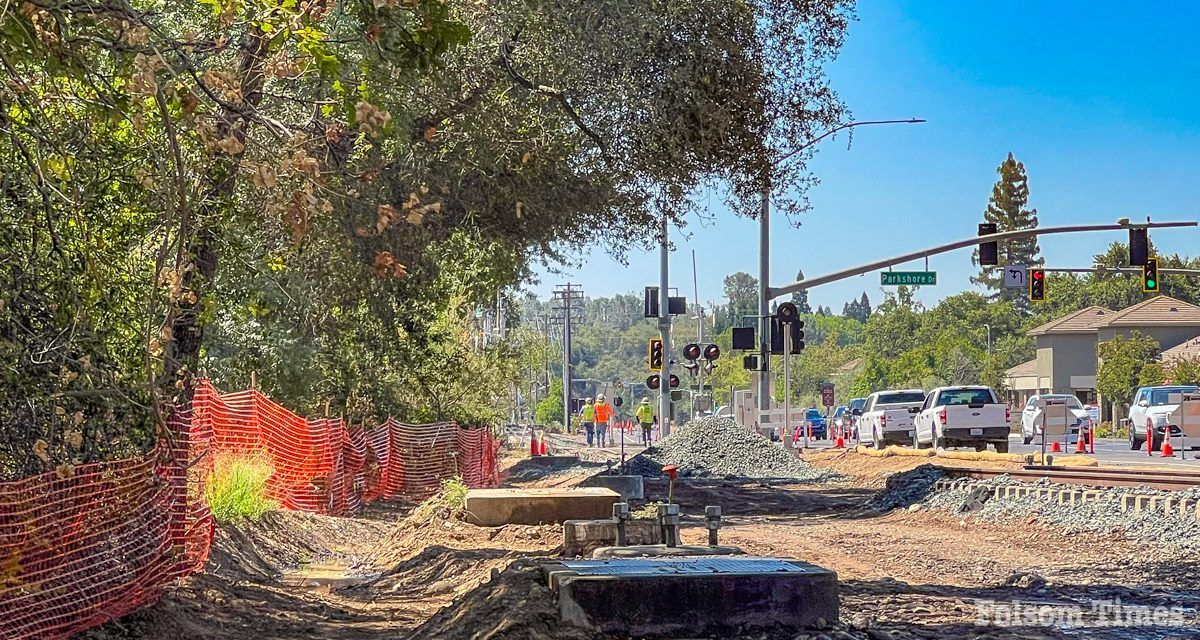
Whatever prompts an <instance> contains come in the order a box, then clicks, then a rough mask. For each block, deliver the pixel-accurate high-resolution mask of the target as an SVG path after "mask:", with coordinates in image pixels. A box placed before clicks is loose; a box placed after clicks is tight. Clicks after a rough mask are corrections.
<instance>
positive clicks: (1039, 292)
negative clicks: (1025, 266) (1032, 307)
mask: <svg viewBox="0 0 1200 640" xmlns="http://www.w3.org/2000/svg"><path fill="white" fill-rule="evenodd" d="M1029 299H1030V300H1032V301H1034V302H1045V301H1046V270H1045V269H1030V270H1029Z"/></svg>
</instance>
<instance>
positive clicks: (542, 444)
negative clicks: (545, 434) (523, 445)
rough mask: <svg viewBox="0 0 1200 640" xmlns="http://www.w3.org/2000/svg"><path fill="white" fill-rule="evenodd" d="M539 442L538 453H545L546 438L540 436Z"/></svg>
mask: <svg viewBox="0 0 1200 640" xmlns="http://www.w3.org/2000/svg"><path fill="white" fill-rule="evenodd" d="M539 444H541V449H539V452H540V454H541V455H543V456H544V455H546V439H545V438H542V440H541V442H540V443H539Z"/></svg>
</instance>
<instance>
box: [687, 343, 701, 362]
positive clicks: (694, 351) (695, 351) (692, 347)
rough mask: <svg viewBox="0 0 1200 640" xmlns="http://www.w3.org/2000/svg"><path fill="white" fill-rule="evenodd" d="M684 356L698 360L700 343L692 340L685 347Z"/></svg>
mask: <svg viewBox="0 0 1200 640" xmlns="http://www.w3.org/2000/svg"><path fill="white" fill-rule="evenodd" d="M683 357H684V358H687V359H688V360H698V359H699V358H700V345H698V344H696V343H695V342H692V343H690V344H688V345H687V346H686V347H684V348H683Z"/></svg>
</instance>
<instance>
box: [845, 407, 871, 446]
mask: <svg viewBox="0 0 1200 640" xmlns="http://www.w3.org/2000/svg"><path fill="white" fill-rule="evenodd" d="M866 403H867V399H866V398H850V401H849V402H848V403H846V407H848V408H849V409H850V437H851V438H854V440H855V441H858V417H859V416H861V415H862V410H863V407H864V406H865V405H866Z"/></svg>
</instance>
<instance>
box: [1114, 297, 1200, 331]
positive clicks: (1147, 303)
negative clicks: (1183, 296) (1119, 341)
mask: <svg viewBox="0 0 1200 640" xmlns="http://www.w3.org/2000/svg"><path fill="white" fill-rule="evenodd" d="M1095 326H1097V327H1143V326H1198V327H1200V307H1197V306H1196V305H1194V304H1189V303H1187V302H1184V301H1182V300H1176V299H1175V298H1172V297H1170V296H1154V297H1153V298H1150V299H1148V300H1143V301H1142V302H1139V303H1137V304H1135V305H1133V306H1132V307H1126V308H1124V309H1122V310H1120V311H1118V312H1116V313H1114V314H1112V315H1110V316H1108V317H1107V318H1105V319H1104V320H1102V321H1101V322H1098V323H1097V324H1096V325H1095Z"/></svg>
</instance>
